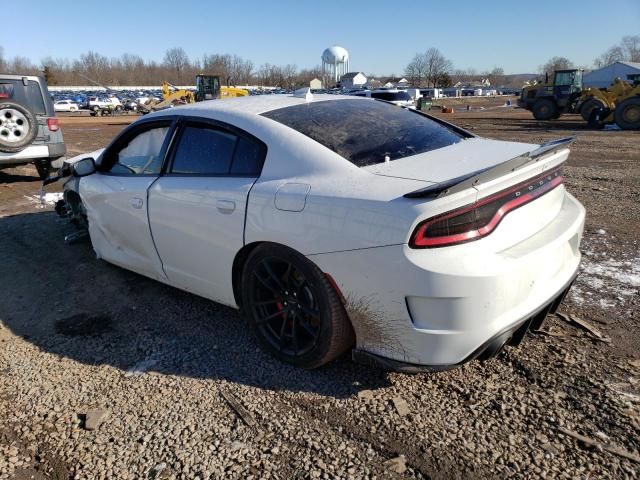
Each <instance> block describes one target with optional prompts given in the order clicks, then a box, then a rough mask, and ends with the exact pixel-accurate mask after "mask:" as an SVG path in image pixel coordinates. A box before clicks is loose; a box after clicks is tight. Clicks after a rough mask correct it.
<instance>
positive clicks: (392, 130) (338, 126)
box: [262, 99, 465, 167]
mask: <svg viewBox="0 0 640 480" xmlns="http://www.w3.org/2000/svg"><path fill="white" fill-rule="evenodd" d="M262 116H264V117H267V118H270V119H272V120H275V121H276V122H279V123H282V124H283V125H286V126H287V127H290V128H292V129H294V130H297V131H298V132H300V133H302V134H304V135H306V136H308V137H310V138H311V139H313V140H315V141H316V142H318V143H320V144H322V145H324V146H325V147H327V148H328V149H330V150H332V151H334V152H336V153H337V154H338V155H341V156H342V157H344V158H345V159H347V160H349V161H350V162H351V163H353V164H354V165H356V166H358V167H365V166H367V165H375V164H378V163H383V162H385V161H387V160H389V161H391V160H397V159H399V158H404V157H409V156H412V155H417V154H419V153H424V152H429V151H431V150H436V149H438V148H442V147H446V146H449V145H452V144H454V143H458V142H460V141H461V140H463V139H464V138H465V136H463V135H462V133H458V132H457V131H455V130H453V129H451V128H448V127H446V126H445V125H442V124H440V123H438V122H436V121H435V120H432V119H430V118H429V117H427V116H425V115H422V114H420V113H418V112H415V111H414V110H409V109H405V108H399V107H396V106H394V105H390V104H388V103H384V102H379V101H376V100H363V99H361V100H356V99H353V100H327V101H322V102H311V103H306V104H302V105H296V106H293V107H285V108H280V109H278V110H272V111H270V112H265V113H263V114H262Z"/></svg>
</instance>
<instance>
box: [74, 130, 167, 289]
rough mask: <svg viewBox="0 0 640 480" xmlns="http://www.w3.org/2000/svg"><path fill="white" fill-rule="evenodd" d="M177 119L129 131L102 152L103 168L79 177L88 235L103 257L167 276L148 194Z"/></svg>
mask: <svg viewBox="0 0 640 480" xmlns="http://www.w3.org/2000/svg"><path fill="white" fill-rule="evenodd" d="M171 126H172V121H171V120H166V121H158V122H151V123H149V122H147V123H144V124H142V125H139V126H138V127H135V128H133V129H131V130H129V131H127V132H125V133H124V134H123V135H122V136H121V137H120V138H118V139H117V140H116V141H115V142H114V144H113V145H112V146H110V147H109V148H108V149H107V150H105V152H104V153H103V156H102V159H101V162H100V166H99V170H98V172H97V173H95V174H94V175H90V176H88V177H84V178H82V179H81V181H80V196H81V198H82V203H83V205H84V206H85V208H86V210H87V217H88V220H89V235H90V236H91V243H92V244H93V248H94V250H95V251H96V254H97V255H98V256H99V257H100V258H103V259H104V260H106V261H108V262H111V263H114V264H116V265H119V266H121V267H124V268H127V269H129V270H133V271H135V272H138V273H140V274H143V275H147V276H149V277H152V278H156V279H164V274H163V272H162V264H161V263H160V258H159V257H158V253H157V252H156V249H155V247H154V244H153V239H152V238H151V231H150V229H149V221H148V215H147V198H148V197H147V192H148V190H149V187H150V186H151V185H152V184H153V182H155V181H156V180H157V179H158V176H159V174H160V171H161V168H162V162H163V157H164V152H165V151H166V148H167V143H168V137H169V135H168V133H169V131H170V129H171Z"/></svg>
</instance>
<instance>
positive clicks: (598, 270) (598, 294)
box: [570, 229, 640, 309]
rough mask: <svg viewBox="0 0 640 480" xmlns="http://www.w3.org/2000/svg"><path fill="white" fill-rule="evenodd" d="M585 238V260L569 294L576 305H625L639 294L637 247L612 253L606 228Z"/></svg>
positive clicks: (638, 256)
mask: <svg viewBox="0 0 640 480" xmlns="http://www.w3.org/2000/svg"><path fill="white" fill-rule="evenodd" d="M596 233H597V236H593V237H590V238H585V239H584V242H583V245H582V250H583V253H584V255H583V256H582V264H581V267H580V274H579V275H578V278H577V280H576V283H575V284H574V286H573V287H572V288H571V290H570V298H571V299H572V300H573V302H574V303H576V304H577V305H595V306H599V307H601V308H603V309H606V308H611V307H616V306H618V305H624V304H625V303H626V302H627V301H628V299H629V298H630V297H632V296H634V295H639V294H640V254H639V252H638V248H634V249H632V250H631V252H628V251H627V252H625V251H622V253H619V254H618V253H617V254H616V255H617V257H615V258H614V257H612V256H611V255H610V254H609V253H608V250H609V247H608V245H609V242H608V239H607V234H606V232H605V231H604V230H602V229H601V230H597V231H596Z"/></svg>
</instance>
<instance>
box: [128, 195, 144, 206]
mask: <svg viewBox="0 0 640 480" xmlns="http://www.w3.org/2000/svg"><path fill="white" fill-rule="evenodd" d="M142 205H144V201H143V200H142V199H141V198H138V197H133V198H132V199H131V206H132V207H133V208H142Z"/></svg>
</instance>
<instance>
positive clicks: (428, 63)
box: [404, 48, 453, 87]
mask: <svg viewBox="0 0 640 480" xmlns="http://www.w3.org/2000/svg"><path fill="white" fill-rule="evenodd" d="M452 69H453V65H452V64H451V62H450V61H449V60H448V59H447V58H446V57H445V56H444V55H443V54H442V53H441V52H440V50H438V49H437V48H430V49H429V50H427V51H426V52H424V53H416V54H415V55H414V56H413V58H412V59H411V62H409V64H408V65H407V67H406V68H405V70H404V74H405V76H406V77H407V80H409V81H410V82H411V84H412V85H415V86H418V87H420V86H422V85H423V84H426V86H427V87H429V86H432V85H433V86H436V83H438V80H439V79H442V78H443V74H445V73H447V74H448V73H449V71H450V70H452ZM449 80H450V78H449Z"/></svg>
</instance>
